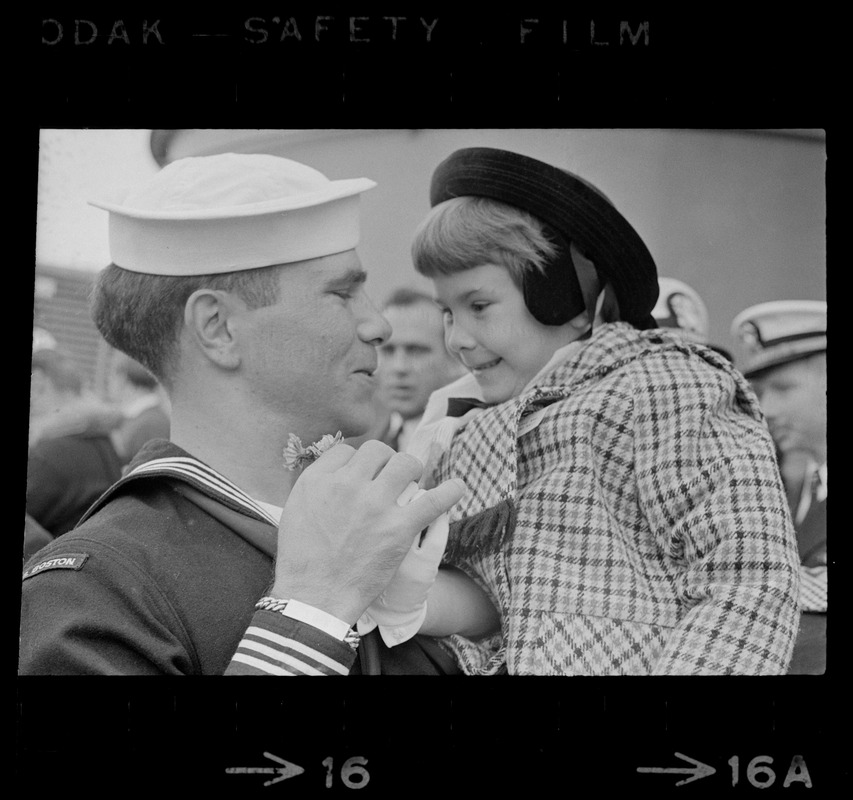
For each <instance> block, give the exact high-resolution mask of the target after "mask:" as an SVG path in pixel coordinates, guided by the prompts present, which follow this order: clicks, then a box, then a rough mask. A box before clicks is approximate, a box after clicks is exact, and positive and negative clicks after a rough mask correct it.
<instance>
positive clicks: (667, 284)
mask: <svg viewBox="0 0 853 800" xmlns="http://www.w3.org/2000/svg"><path fill="white" fill-rule="evenodd" d="M658 284H659V286H660V293H659V294H658V299H657V303H655V307H654V308H653V309H652V316H653V317H654V318H655V320H656V321H657V324H658V327H659V328H677V329H678V330H680V331H681V332H682V333H683V334H684V336H685V337H686V338H688V339H690V340H691V341H694V342H699V343H700V344H705V343H706V342H707V341H708V309H707V307H706V306H705V303H704V301H703V300H702V298H701V297H700V296H699V293H698V292H697V291H696V290H695V289H694V288H693V287H692V286H688V285H687V284H686V283H684V281H680V280H677V279H676V278H665V277H659V278H658Z"/></svg>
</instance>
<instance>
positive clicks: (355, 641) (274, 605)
mask: <svg viewBox="0 0 853 800" xmlns="http://www.w3.org/2000/svg"><path fill="white" fill-rule="evenodd" d="M289 602H290V601H289V600H281V599H279V598H278V597H262V598H261V599H260V600H258V602H257V603H255V608H256V609H257V610H258V611H272V612H274V613H279V614H283V615H284V616H286V617H289V616H290V615H289V614H287V613H286V611H285V609H286V608H287V604H288V603H289ZM343 640H344V641H345V642H346V643H347V644H348V645H349V646H350V647H351V648H352V649H353V650H357V649H358V645H359V642H360V641H361V635H360V634H359V633H358V632H357V631H356V630H354V629H353V628H350V629H349V630H348V631H347V632H346V635H345V636H344V639H343Z"/></svg>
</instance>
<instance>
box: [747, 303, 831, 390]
mask: <svg viewBox="0 0 853 800" xmlns="http://www.w3.org/2000/svg"><path fill="white" fill-rule="evenodd" d="M731 335H732V336H733V337H734V338H735V340H736V341H737V342H738V344H739V346H740V350H741V352H742V356H743V365H742V367H741V371H742V372H743V374H744V375H746V376H747V377H750V376H752V375H755V374H756V373H758V372H761V371H762V370H765V369H768V368H769V367H775V366H779V365H780V364H787V363H788V362H790V361H795V360H797V359H799V358H803V357H805V356H808V355H812V354H813V353H820V352H823V351H825V350H826V303H825V302H823V301H821V300H777V301H774V302H770V303H760V304H759V305H756V306H751V307H750V308H747V309H745V310H744V311H741V313H740V314H738V315H737V316H736V317H735V318H734V320H732V326H731Z"/></svg>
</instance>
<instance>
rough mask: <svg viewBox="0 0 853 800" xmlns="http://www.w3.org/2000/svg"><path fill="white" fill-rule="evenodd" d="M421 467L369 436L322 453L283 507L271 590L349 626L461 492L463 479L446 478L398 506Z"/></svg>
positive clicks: (415, 460)
mask: <svg viewBox="0 0 853 800" xmlns="http://www.w3.org/2000/svg"><path fill="white" fill-rule="evenodd" d="M422 470H423V465H422V464H421V462H420V461H419V460H418V459H416V458H415V457H414V456H411V455H407V454H405V453H397V452H395V451H394V450H393V449H392V448H390V447H388V446H387V445H385V444H383V443H382V442H378V441H373V440H371V441H368V442H365V443H364V444H363V445H362V446H361V447H360V448H359V449H358V450H355V449H354V448H352V447H351V446H350V445H347V444H343V443H341V444H338V445H335V446H334V447H333V448H331V449H330V450H328V451H327V452H325V453H323V455H322V456H320V458H318V459H317V461H315V462H314V463H313V464H311V465H310V466H309V467H307V468H306V469H305V470H304V472H303V473H302V474H301V475H300V476H299V478H298V479H297V481H296V483H295V484H294V486H293V489H292V490H291V493H290V496H289V498H288V500H287V503H286V504H285V506H284V510H283V512H282V516H281V523H280V525H279V534H278V552H277V556H276V567H275V581H274V584H273V587H272V589H271V590H270V592H271V594H272V595H273V596H275V597H279V598H281V599H287V600H300V601H301V602H303V603H307V604H309V605H313V606H315V607H317V608H320V609H322V610H324V611H326V612H328V613H329V614H332V615H334V616H336V617H338V618H339V619H342V620H345V621H347V622H349V623H350V624H354V623H355V622H356V620H358V619H359V617H360V616H361V615H362V613H363V612H364V611H365V610H366V609H367V607H368V606H369V605H370V604H371V603H372V602H373V601H374V600H375V599H376V598H377V597H378V596H379V595H380V594H381V593H382V592H383V591H384V590H385V588H386V586H387V585H388V583H389V582H390V581H391V579H392V578H393V576H394V575H395V573H396V572H397V569H398V567H399V566H400V563H401V562H402V561H403V558H404V557H405V556H406V554H407V553H410V552H411V550H412V545H413V543H414V542H416V539H417V538H418V537H419V534H420V533H421V531H423V529H424V528H427V527H428V526H429V525H430V524H431V523H433V521H435V520H436V519H437V518H438V517H439V516H440V515H442V514H444V513H445V512H446V511H448V509H450V508H451V507H452V506H453V505H454V504H455V503H457V502H458V501H459V500H460V499H461V498H462V496H463V495H464V493H465V486H464V484H463V483H462V481H460V480H457V479H452V480H449V481H445V482H444V483H442V484H440V485H439V486H436V487H435V488H433V489H430V490H428V491H424V492H422V493H420V494H419V495H418V496H417V497H415V498H413V499H412V500H411V501H410V502H408V503H406V504H405V505H400V504H399V503H398V499H399V498H400V497H401V495H403V493H404V491H411V487H410V484H412V483H413V482H414V483H417V481H418V480H419V479H420V477H421V473H422ZM427 540H429V537H427ZM441 549H442V550H443V549H444V544H443V543H442V544H441ZM439 558H440V555H439Z"/></svg>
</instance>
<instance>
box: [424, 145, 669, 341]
mask: <svg viewBox="0 0 853 800" xmlns="http://www.w3.org/2000/svg"><path fill="white" fill-rule="evenodd" d="M463 196H475V197H488V198H490V199H492V200H498V201H500V202H503V203H507V204H509V205H512V206H515V207H516V208H520V209H522V210H524V211H527V212H528V213H530V214H532V215H533V216H534V217H536V218H537V219H539V220H541V221H542V222H544V223H545V224H546V225H547V226H548V227H550V228H551V229H553V230H554V231H556V232H557V233H558V234H559V237H560V238H562V239H563V240H565V242H568V243H573V244H574V246H575V247H576V248H577V249H578V250H579V251H580V252H581V253H583V255H584V256H586V258H588V259H589V260H590V261H592V263H593V264H594V265H595V268H596V270H597V272H598V275H599V278H600V280H601V281H602V283H603V282H609V283H610V284H611V286H612V287H613V290H614V292H615V294H616V299H617V301H618V304H619V311H620V317H621V319H623V320H625V321H626V322H630V323H631V324H633V325H635V326H636V327H638V328H653V327H656V326H657V323H656V322H655V320H654V317H653V316H652V313H651V312H652V309H653V308H654V307H655V301H656V300H657V297H658V279H657V268H656V267H655V262H654V259H653V258H652V256H651V253H650V252H649V250H648V248H647V247H646V245H645V244H644V242H643V240H642V239H641V238H640V236H639V234H638V233H637V232H636V231H635V230H634V228H633V227H632V226H631V224H630V223H629V222H628V220H626V219H625V217H623V216H622V215H621V214H620V213H619V212H618V211H617V210H616V208H615V207H614V206H613V204H612V203H610V201H609V200H607V198H605V197H604V195H603V194H601V192H599V191H598V190H597V189H595V188H594V187H592V186H591V184H589V183H587V182H586V181H585V180H583V179H582V178H579V177H578V176H576V175H573V174H572V173H570V172H567V171H566V170H563V169H559V168H558V167H554V166H551V165H550V164H546V163H544V162H542V161H537V160H536V159H534V158H529V157H528V156H523V155H519V154H518V153H512V152H509V151H507V150H497V149H494V148H490V147H470V148H464V149H461V150H457V151H456V152H454V153H452V154H451V155H450V156H448V157H447V158H446V159H445V160H444V161H442V162H441V163H440V164H439V165H438V167H436V169H435V172H434V173H433V176H432V183H431V185H430V204H431V205H433V206H435V205H438V204H439V203H442V202H444V201H445V200H450V199H451V198H454V197H463ZM560 263H561V264H563V265H564V266H563V269H567V268H568V264H571V259H569V258H565V257H563V258H561V259H560ZM575 269H576V270H577V269H578V265H575ZM562 283H563V284H564V285H565V281H563V282H562ZM558 285H559V284H558ZM581 289H583V287H581ZM552 294H553V292H552ZM526 299H527V298H526ZM575 302H577V298H566V303H575ZM528 305H529V302H528ZM582 308H583V306H581V309H582ZM531 310H532V309H531Z"/></svg>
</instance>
